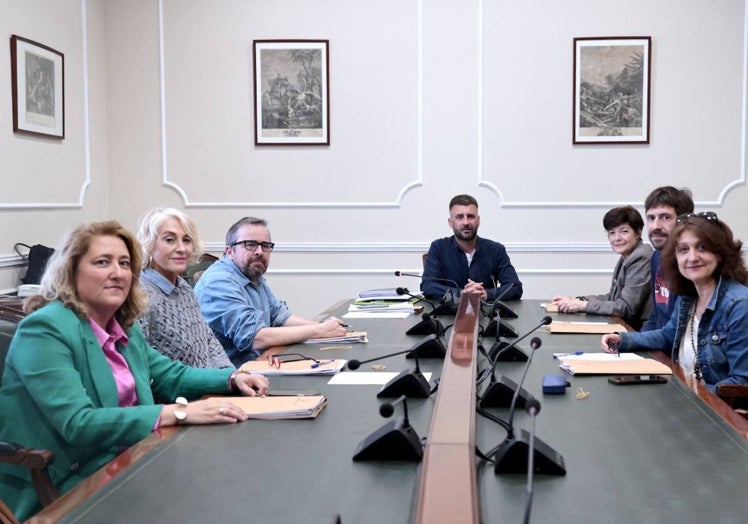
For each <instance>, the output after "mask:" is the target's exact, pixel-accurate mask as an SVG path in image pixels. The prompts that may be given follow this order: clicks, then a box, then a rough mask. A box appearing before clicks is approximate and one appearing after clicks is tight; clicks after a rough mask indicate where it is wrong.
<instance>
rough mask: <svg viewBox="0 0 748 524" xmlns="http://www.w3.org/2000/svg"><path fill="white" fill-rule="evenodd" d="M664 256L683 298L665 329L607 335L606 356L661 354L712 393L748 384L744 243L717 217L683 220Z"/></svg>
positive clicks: (673, 289) (672, 286) (673, 287)
mask: <svg viewBox="0 0 748 524" xmlns="http://www.w3.org/2000/svg"><path fill="white" fill-rule="evenodd" d="M677 220H678V224H677V225H676V227H675V228H674V229H673V232H672V233H671V234H670V240H669V241H668V244H667V246H666V247H665V249H664V250H663V259H662V260H663V271H664V272H665V274H666V278H667V279H668V280H669V281H670V290H671V292H672V293H674V294H676V295H678V301H677V302H676V305H675V313H674V314H673V316H672V317H671V318H670V320H669V321H668V323H667V324H666V325H665V326H664V327H663V328H662V329H657V330H654V331H647V332H643V333H620V334H617V333H616V334H610V335H604V336H603V339H602V346H603V349H604V350H605V351H608V352H614V351H616V350H619V351H636V350H639V349H659V350H662V351H664V352H666V353H669V354H670V356H671V358H672V359H673V360H674V361H675V362H677V363H678V364H680V366H681V367H682V368H683V370H684V371H685V372H686V373H688V374H691V375H693V376H694V377H695V378H696V379H697V380H700V381H703V383H704V384H706V385H707V386H708V387H709V389H710V390H711V391H716V389H717V386H718V385H720V384H744V383H748V288H747V287H746V286H745V285H744V284H746V282H748V270H746V266H745V262H744V261H743V258H742V256H741V252H740V248H741V246H742V242H741V241H739V240H735V239H734V238H733V234H732V231H731V230H730V228H729V227H728V226H727V225H726V224H725V223H724V222H721V221H720V220H719V219H718V218H717V215H716V214H715V213H711V212H707V213H699V214H693V213H689V214H687V215H682V216H680V217H678V219H677Z"/></svg>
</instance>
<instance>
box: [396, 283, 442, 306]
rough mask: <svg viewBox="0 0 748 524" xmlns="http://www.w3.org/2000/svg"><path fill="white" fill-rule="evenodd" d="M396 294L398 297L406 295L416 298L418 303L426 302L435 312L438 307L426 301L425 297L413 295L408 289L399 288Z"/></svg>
mask: <svg viewBox="0 0 748 524" xmlns="http://www.w3.org/2000/svg"><path fill="white" fill-rule="evenodd" d="M395 293H397V294H398V295H406V296H409V297H410V298H415V299H416V302H426V303H427V304H428V305H429V306H431V311H434V310H435V309H436V306H435V305H434V303H433V302H431V301H430V300H426V299H425V298H424V297H419V296H418V295H413V294H412V293H411V292H410V290H409V289H408V288H407V287H399V288H396V289H395Z"/></svg>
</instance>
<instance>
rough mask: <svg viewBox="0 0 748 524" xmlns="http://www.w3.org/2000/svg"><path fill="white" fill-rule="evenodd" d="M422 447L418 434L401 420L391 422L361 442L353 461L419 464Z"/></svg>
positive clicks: (421, 456)
mask: <svg viewBox="0 0 748 524" xmlns="http://www.w3.org/2000/svg"><path fill="white" fill-rule="evenodd" d="M421 458H423V447H422V446H421V438H420V437H419V436H418V433H416V431H415V430H414V429H413V428H412V427H411V426H406V425H405V423H404V421H403V418H402V417H401V418H399V419H396V420H391V421H389V422H387V423H386V424H385V425H384V426H382V427H380V428H379V429H377V430H376V431H374V433H372V434H371V435H369V436H368V437H366V438H365V439H364V440H362V441H361V442H360V443H359V445H358V447H357V448H356V451H355V452H354V453H353V460H354V461H355V462H360V461H364V460H409V461H412V462H420V461H421Z"/></svg>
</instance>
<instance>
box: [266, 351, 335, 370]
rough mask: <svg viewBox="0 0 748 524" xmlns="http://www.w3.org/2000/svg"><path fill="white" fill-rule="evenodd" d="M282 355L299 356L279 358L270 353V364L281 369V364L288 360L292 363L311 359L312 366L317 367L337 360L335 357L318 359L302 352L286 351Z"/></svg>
mask: <svg viewBox="0 0 748 524" xmlns="http://www.w3.org/2000/svg"><path fill="white" fill-rule="evenodd" d="M281 357H297V358H292V359H287V358H278V357H276V356H273V355H268V365H269V366H270V367H272V368H275V369H280V367H281V364H283V363H286V362H289V363H290V362H301V361H303V360H311V361H312V363H311V366H310V367H311V368H312V369H315V368H318V367H320V366H322V365H323V364H329V363H330V362H334V361H335V359H334V358H333V359H328V360H317V359H316V358H312V357H307V356H305V355H302V354H301V353H284V354H283V355H281Z"/></svg>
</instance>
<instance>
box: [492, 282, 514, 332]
mask: <svg viewBox="0 0 748 524" xmlns="http://www.w3.org/2000/svg"><path fill="white" fill-rule="evenodd" d="M515 284H516V282H509V283H508V284H507V285H506V287H505V288H504V289H503V290H502V291H501V293H499V296H497V297H496V298H494V299H493V305H491V311H490V312H489V314H488V318H489V319H491V321H494V320H496V315H497V314H498V315H499V317H500V318H518V317H519V315H518V314H517V313H515V312H514V311H512V309H511V308H510V307H509V306H507V305H506V304H504V303H503V302H502V301H501V299H502V298H504V296H505V295H506V294H507V293H509V291H511V289H512V288H513V287H514V285H515ZM489 325H490V324H489Z"/></svg>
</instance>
